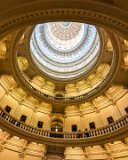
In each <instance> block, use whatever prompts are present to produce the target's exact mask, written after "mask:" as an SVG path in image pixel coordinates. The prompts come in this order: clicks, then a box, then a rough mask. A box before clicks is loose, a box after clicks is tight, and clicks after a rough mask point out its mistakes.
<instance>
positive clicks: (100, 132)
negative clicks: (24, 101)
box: [0, 108, 128, 140]
mask: <svg viewBox="0 0 128 160" xmlns="http://www.w3.org/2000/svg"><path fill="white" fill-rule="evenodd" d="M0 119H1V122H2V121H3V123H4V122H6V127H8V126H9V127H10V128H11V129H14V130H15V133H16V129H19V130H20V131H22V133H23V132H25V133H27V134H28V133H29V134H30V136H31V135H34V136H35V137H36V136H39V137H40V138H41V137H42V138H43V137H48V138H49V139H56V138H57V139H60V140H61V139H62V140H87V139H88V140H89V139H92V138H97V137H102V136H106V135H110V134H113V133H116V132H117V133H118V131H119V130H121V129H123V128H125V132H126V131H128V114H126V115H125V116H123V117H122V118H120V119H119V120H117V121H115V122H114V123H111V124H109V125H106V126H104V127H100V128H97V129H93V130H89V131H85V132H53V131H48V130H43V129H39V128H36V127H33V126H30V125H27V124H25V123H23V122H21V121H19V120H18V119H16V118H14V117H12V116H11V115H10V114H8V113H7V112H6V111H5V110H3V109H2V108H0ZM3 123H2V124H3ZM11 129H10V130H11ZM127 135H128V132H127Z"/></svg>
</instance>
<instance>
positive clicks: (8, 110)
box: [5, 105, 11, 113]
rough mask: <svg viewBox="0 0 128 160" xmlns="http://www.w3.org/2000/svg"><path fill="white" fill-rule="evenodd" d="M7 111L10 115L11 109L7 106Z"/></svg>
mask: <svg viewBox="0 0 128 160" xmlns="http://www.w3.org/2000/svg"><path fill="white" fill-rule="evenodd" d="M5 111H6V112H8V113H10V111H11V107H10V106H8V105H7V106H6V107H5Z"/></svg>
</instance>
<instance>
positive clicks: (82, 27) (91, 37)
mask: <svg viewBox="0 0 128 160" xmlns="http://www.w3.org/2000/svg"><path fill="white" fill-rule="evenodd" d="M100 45H101V42H100V36H99V33H98V31H97V29H96V27H95V26H92V25H88V24H85V23H78V22H77V23H76V22H63V21H62V22H49V23H44V24H38V25H36V27H35V29H34V31H33V33H32V36H31V40H30V51H31V56H32V59H33V61H34V64H35V65H36V67H37V68H38V69H39V70H40V71H41V72H43V73H45V74H46V75H47V76H49V77H51V78H53V79H58V80H60V81H61V80H64V81H66V80H71V79H76V78H77V77H79V76H81V75H83V74H84V75H85V74H86V73H88V72H89V71H90V70H91V69H92V68H93V66H94V65H95V64H96V62H97V60H98V57H99V55H100Z"/></svg>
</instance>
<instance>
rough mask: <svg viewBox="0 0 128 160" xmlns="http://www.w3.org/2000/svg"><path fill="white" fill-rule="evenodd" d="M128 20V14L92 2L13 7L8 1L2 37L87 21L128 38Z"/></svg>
mask: <svg viewBox="0 0 128 160" xmlns="http://www.w3.org/2000/svg"><path fill="white" fill-rule="evenodd" d="M5 4H6V7H5ZM7 4H8V5H7ZM78 4H79V5H78ZM119 13H120V14H119ZM9 15H10V16H9ZM127 19H128V13H127V12H126V11H123V10H122V9H119V8H117V7H114V6H113V5H108V4H106V3H102V2H97V1H92V0H86V1H85V0H61V1H60V0H43V1H42V0H38V1H34V0H32V1H26V2H25V1H24V0H23V2H22V4H21V3H17V2H16V1H15V2H14V3H10V1H9V0H8V2H7V1H6V3H4V2H3V3H2V4H1V13H0V22H1V25H0V35H1V37H3V36H5V35H7V34H8V33H10V32H12V31H14V30H17V29H19V28H23V27H26V26H28V25H33V24H37V23H43V22H47V21H58V20H68V21H77V22H85V20H86V23H90V24H94V25H98V26H102V27H105V28H107V29H112V30H113V29H114V31H115V32H117V33H119V34H120V35H122V36H123V37H125V38H127V35H128V24H127Z"/></svg>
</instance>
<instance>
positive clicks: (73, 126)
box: [72, 124, 77, 132]
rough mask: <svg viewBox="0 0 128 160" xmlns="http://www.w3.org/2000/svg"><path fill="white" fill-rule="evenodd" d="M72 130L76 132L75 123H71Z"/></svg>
mask: <svg viewBox="0 0 128 160" xmlns="http://www.w3.org/2000/svg"><path fill="white" fill-rule="evenodd" d="M72 132H77V125H76V124H73V125H72Z"/></svg>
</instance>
